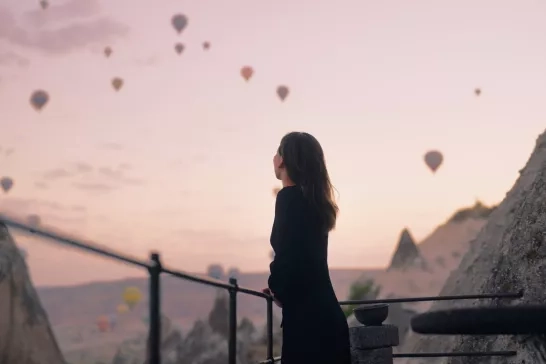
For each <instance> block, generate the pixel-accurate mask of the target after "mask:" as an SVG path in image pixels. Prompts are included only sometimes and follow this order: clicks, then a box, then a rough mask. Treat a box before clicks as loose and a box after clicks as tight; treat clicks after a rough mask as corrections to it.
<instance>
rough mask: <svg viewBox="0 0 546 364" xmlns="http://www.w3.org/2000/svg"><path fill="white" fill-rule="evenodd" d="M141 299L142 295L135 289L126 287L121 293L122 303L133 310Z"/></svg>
mask: <svg viewBox="0 0 546 364" xmlns="http://www.w3.org/2000/svg"><path fill="white" fill-rule="evenodd" d="M141 299H142V293H141V292H140V289H138V288H137V287H127V288H126V289H125V291H124V292H123V301H124V302H125V303H126V304H127V306H129V308H133V307H134V306H135V305H136V304H137V303H139V302H140V300H141Z"/></svg>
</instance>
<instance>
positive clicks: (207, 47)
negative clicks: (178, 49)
mask: <svg viewBox="0 0 546 364" xmlns="http://www.w3.org/2000/svg"><path fill="white" fill-rule="evenodd" d="M209 48H210V43H209V42H203V49H204V50H208V49H209Z"/></svg>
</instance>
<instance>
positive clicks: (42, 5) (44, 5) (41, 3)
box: [40, 0, 49, 10]
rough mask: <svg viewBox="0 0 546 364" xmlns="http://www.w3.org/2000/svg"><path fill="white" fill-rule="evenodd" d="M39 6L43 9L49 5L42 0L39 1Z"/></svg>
mask: <svg viewBox="0 0 546 364" xmlns="http://www.w3.org/2000/svg"><path fill="white" fill-rule="evenodd" d="M40 6H41V7H42V9H44V10H45V9H47V7H48V6H49V3H48V2H47V1H46V0H42V1H40Z"/></svg>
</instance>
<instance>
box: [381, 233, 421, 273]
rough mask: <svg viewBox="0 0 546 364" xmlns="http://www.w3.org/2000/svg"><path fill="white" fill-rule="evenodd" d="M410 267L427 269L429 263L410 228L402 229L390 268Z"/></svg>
mask: <svg viewBox="0 0 546 364" xmlns="http://www.w3.org/2000/svg"><path fill="white" fill-rule="evenodd" d="M409 267H420V268H422V269H423V270H426V269H427V264H426V262H425V260H424V259H423V257H422V255H421V253H420V252H419V248H418V247H417V244H415V241H414V240H413V237H412V236H411V234H410V232H409V230H408V229H404V230H402V233H401V234H400V240H399V241H398V245H397V246H396V250H395V252H394V255H393V256H392V259H391V264H390V265H389V268H388V269H387V271H389V270H393V269H405V268H409Z"/></svg>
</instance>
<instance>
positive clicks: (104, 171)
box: [97, 164, 143, 185]
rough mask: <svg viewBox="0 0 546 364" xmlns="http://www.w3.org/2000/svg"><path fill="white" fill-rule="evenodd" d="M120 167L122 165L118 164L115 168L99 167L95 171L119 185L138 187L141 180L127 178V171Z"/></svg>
mask: <svg viewBox="0 0 546 364" xmlns="http://www.w3.org/2000/svg"><path fill="white" fill-rule="evenodd" d="M121 167H122V164H120V165H119V166H118V167H117V168H112V167H100V168H99V169H98V170H97V171H98V173H99V174H100V175H102V176H103V177H106V178H107V179H108V180H110V181H112V182H119V183H123V184H128V185H139V184H142V183H143V181H142V180H141V179H138V178H131V177H127V176H126V175H125V172H126V171H127V169H126V168H121Z"/></svg>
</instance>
